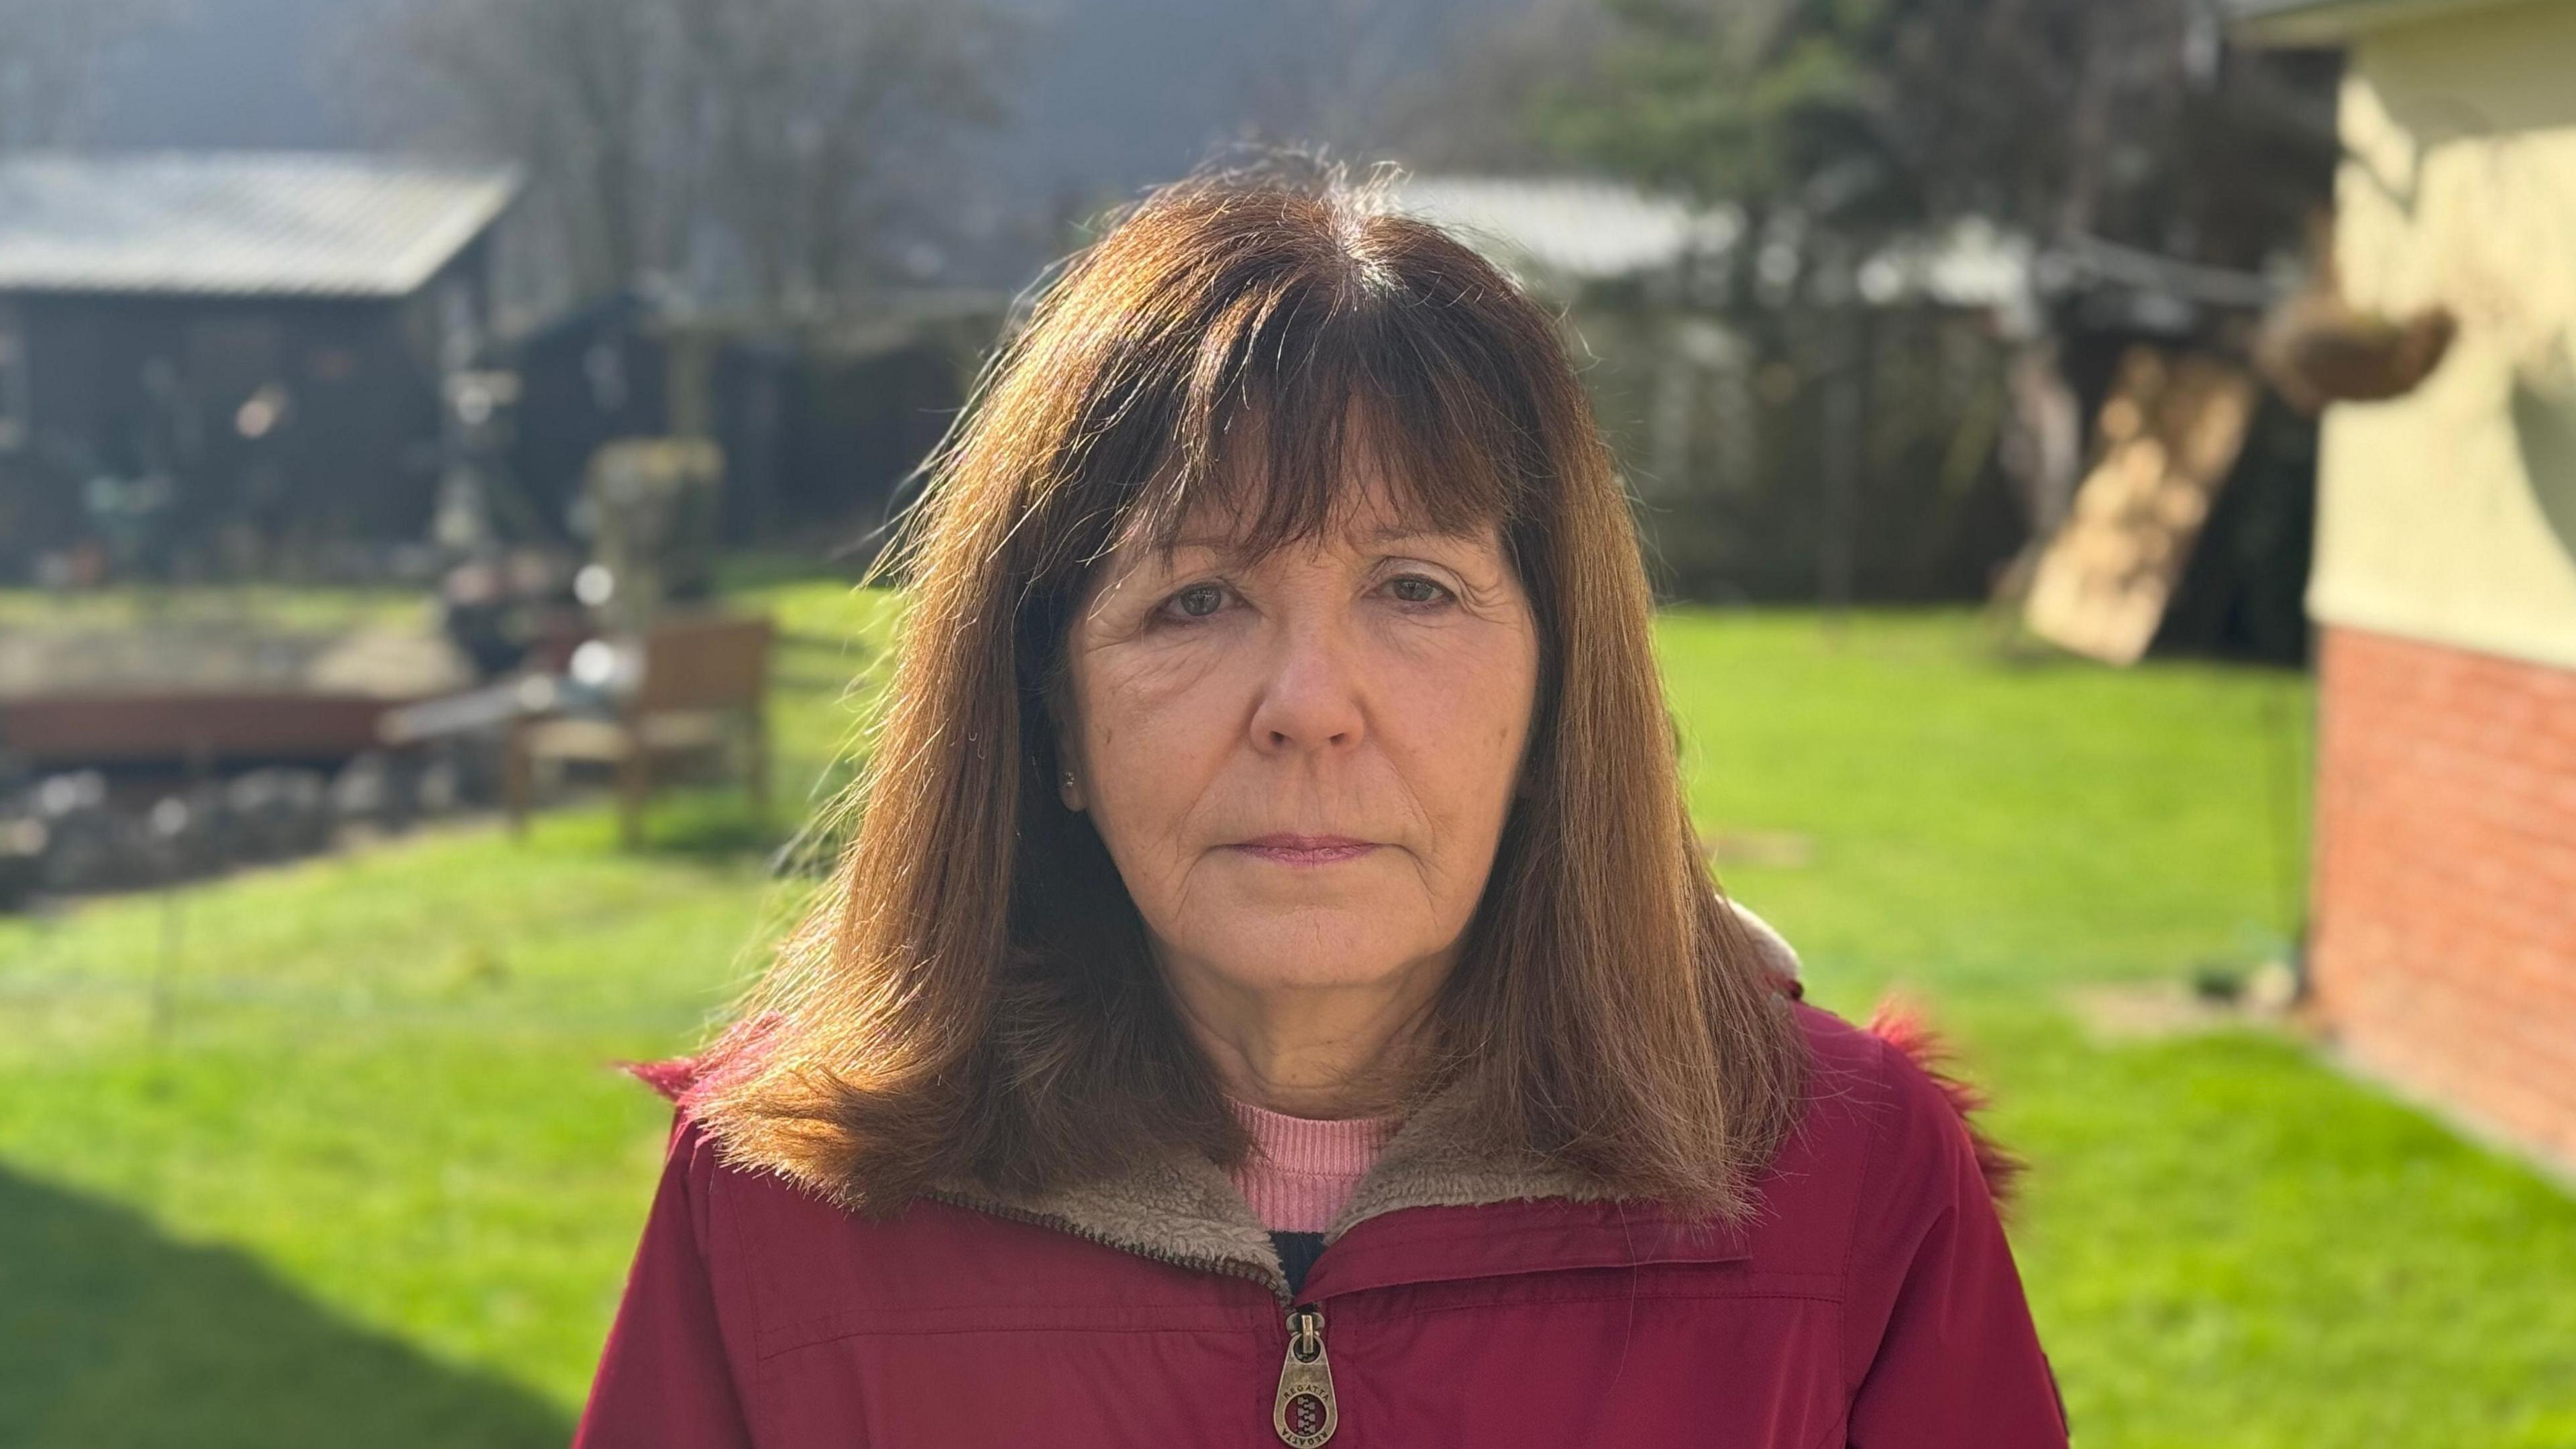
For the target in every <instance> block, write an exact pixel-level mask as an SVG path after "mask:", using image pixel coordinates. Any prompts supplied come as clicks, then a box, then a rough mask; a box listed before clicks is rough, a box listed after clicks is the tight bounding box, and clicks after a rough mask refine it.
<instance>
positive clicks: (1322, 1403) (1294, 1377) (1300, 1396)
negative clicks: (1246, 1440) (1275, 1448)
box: [1270, 1303, 1341, 1449]
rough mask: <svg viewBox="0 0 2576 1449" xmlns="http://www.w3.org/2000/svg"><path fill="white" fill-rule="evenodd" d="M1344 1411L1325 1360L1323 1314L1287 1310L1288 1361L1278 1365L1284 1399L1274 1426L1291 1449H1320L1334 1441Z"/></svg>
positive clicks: (1274, 1411)
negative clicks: (1337, 1404)
mask: <svg viewBox="0 0 2576 1449" xmlns="http://www.w3.org/2000/svg"><path fill="white" fill-rule="evenodd" d="M1340 1422H1341V1412H1340V1410H1339V1409H1338V1408H1337V1407H1335V1405H1334V1403H1333V1364H1332V1360H1330V1359H1328V1358H1326V1357H1325V1356H1324V1310H1323V1309H1321V1308H1318V1307H1316V1306H1315V1305H1314V1304H1312V1303H1300V1304H1298V1305H1296V1306H1295V1307H1292V1308H1290V1309H1289V1310H1288V1358H1287V1361H1286V1362H1284V1363H1282V1364H1281V1365H1280V1366H1279V1397H1278V1398H1277V1399H1276V1400H1274V1401H1273V1402H1272V1404H1271V1408H1270V1427H1272V1428H1273V1429H1276V1430H1278V1431H1279V1442H1281V1443H1283V1444H1286V1445H1288V1446H1289V1449H1315V1446H1316V1445H1318V1444H1321V1443H1323V1442H1324V1441H1325V1440H1327V1439H1330V1438H1332V1437H1333V1430H1334V1428H1335V1427H1336V1426H1338V1425H1339V1424H1340Z"/></svg>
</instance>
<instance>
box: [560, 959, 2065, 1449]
mask: <svg viewBox="0 0 2576 1449" xmlns="http://www.w3.org/2000/svg"><path fill="white" fill-rule="evenodd" d="M1794 1009H1795V1011H1796V1013H1797V1015H1798V1017H1799V1020H1800V1022H1801V1023H1802V1025H1803V1026H1804V1029H1805V1032H1806V1037H1807V1039H1808V1041H1809V1042H1810V1044H1811V1045H1812V1047H1813V1049H1814V1052H1815V1062H1816V1068H1817V1070H1816V1074H1815V1082H1814V1087H1813V1089H1811V1091H1810V1094H1809V1101H1808V1104H1807V1106H1806V1108H1805V1115H1804V1119H1803V1126H1802V1128H1801V1130H1800V1131H1799V1132H1798V1133H1796V1134H1795V1135H1793V1136H1792V1138H1791V1139H1790V1141H1789V1144H1788V1145H1787V1146H1786V1147H1785V1148H1784V1149H1783V1150H1782V1152H1781V1154H1780V1156H1779V1157H1778V1158H1777V1159H1776V1160H1775V1161H1774V1163H1773V1164H1772V1165H1771V1167H1770V1169H1769V1170H1768V1172H1767V1173H1766V1175H1765V1177H1764V1179H1763V1186H1762V1189H1761V1190H1762V1195H1763V1209H1764V1210H1763V1212H1762V1213H1761V1214H1760V1215H1758V1217H1757V1219H1756V1220H1755V1221H1754V1222H1753V1223H1752V1224H1750V1225H1749V1226H1747V1227H1744V1228H1741V1229H1737V1230H1732V1231H1724V1232H1719V1233H1714V1234H1712V1233H1706V1232H1701V1233H1692V1232H1689V1231H1686V1230H1685V1228H1686V1225H1684V1224H1682V1223H1680V1222H1677V1221H1675V1220H1673V1219H1671V1218H1669V1217H1667V1216H1666V1215H1664V1214H1661V1213H1659V1212H1657V1211H1656V1210H1654V1209H1653V1208H1651V1207H1648V1206H1645V1205H1642V1204H1639V1203H1635V1202H1627V1203H1620V1202H1610V1201H1599V1200H1591V1199H1587V1198H1585V1197H1584V1196H1582V1194H1581V1193H1580V1191H1579V1190H1578V1189H1574V1188H1562V1190H1561V1191H1560V1190H1559V1188H1561V1187H1562V1185H1549V1184H1544V1183H1542V1184H1536V1185H1533V1184H1528V1183H1510V1182H1503V1183H1499V1184H1498V1183H1497V1182H1495V1181H1494V1180H1492V1179H1491V1178H1490V1177H1479V1176H1477V1174H1476V1170H1475V1165H1474V1164H1473V1163H1467V1162H1461V1161H1457V1160H1452V1159H1449V1158H1444V1157H1443V1156H1442V1155H1441V1154H1442V1151H1443V1145H1442V1143H1441V1142H1440V1141H1439V1139H1438V1137H1437V1135H1436V1126H1437V1124H1436V1122H1434V1123H1431V1124H1428V1125H1426V1126H1425V1127H1424V1128H1423V1129H1422V1130H1421V1131H1420V1132H1416V1131H1414V1130H1413V1129H1414V1126H1415V1124H1414V1123H1413V1122H1408V1123H1407V1124H1406V1128H1407V1131H1406V1132H1405V1133H1403V1134H1399V1137H1398V1139H1397V1141H1396V1142H1393V1143H1390V1144H1389V1146H1388V1147H1387V1149H1386V1154H1387V1155H1386V1157H1385V1158H1382V1159H1381V1161H1380V1163H1379V1165H1378V1167H1377V1168H1375V1169H1373V1170H1372V1174H1371V1180H1370V1183H1371V1184H1376V1183H1379V1181H1380V1179H1386V1180H1388V1181H1394V1182H1398V1183H1399V1184H1403V1186H1402V1188H1401V1191H1403V1192H1407V1193H1410V1194H1411V1196H1412V1197H1413V1198H1416V1199H1430V1200H1418V1201H1413V1202H1411V1203H1410V1204H1409V1205H1394V1206H1390V1205H1389V1199H1388V1197H1387V1193H1386V1191H1385V1190H1384V1189H1383V1188H1381V1189H1380V1190H1379V1191H1378V1193H1377V1196H1376V1198H1375V1200H1374V1202H1375V1206H1374V1209H1373V1210H1372V1207H1371V1205H1370V1202H1369V1201H1367V1200H1366V1199H1368V1197H1369V1194H1370V1192H1371V1185H1370V1184H1364V1185H1363V1188H1362V1193H1363V1198H1364V1201H1363V1202H1360V1203H1355V1204H1354V1205H1353V1210H1352V1212H1351V1213H1346V1214H1345V1215H1344V1223H1345V1224H1346V1227H1345V1229H1344V1230H1343V1231H1342V1232H1341V1234H1340V1235H1339V1236H1337V1237H1335V1238H1333V1239H1332V1241H1331V1242H1330V1244H1329V1246H1327V1247H1326V1248H1325V1250H1324V1253H1323V1256H1322V1257H1321V1258H1320V1259H1318V1260H1317V1261H1316V1263H1315V1265H1314V1267H1313V1269H1312V1270H1311V1272H1310V1274H1309V1276H1308V1278H1307V1280H1306V1283H1305V1287H1304V1292H1303V1294H1302V1295H1300V1296H1299V1298H1298V1301H1297V1304H1296V1305H1294V1306H1293V1307H1292V1305H1290V1304H1289V1303H1288V1302H1287V1296H1288V1295H1287V1288H1286V1282H1285V1279H1284V1278H1280V1277H1278V1276H1277V1264H1276V1258H1275V1255H1273V1256H1270V1257H1269V1259H1268V1262H1267V1264H1266V1265H1265V1264H1264V1263H1263V1262H1262V1256H1263V1255H1264V1254H1266V1253H1268V1251H1269V1250H1268V1247H1267V1239H1266V1238H1265V1237H1263V1236H1261V1235H1260V1234H1259V1232H1258V1227H1257V1224H1252V1223H1251V1222H1250V1218H1249V1210H1248V1209H1245V1208H1243V1207H1242V1206H1241V1201H1240V1198H1239V1197H1237V1198H1235V1199H1234V1201H1233V1202H1232V1204H1228V1203H1226V1202H1225V1201H1224V1196H1225V1195H1228V1194H1230V1192H1231V1190H1230V1189H1229V1188H1227V1187H1226V1184H1225V1182H1224V1179H1223V1177H1222V1175H1221V1174H1216V1173H1215V1169H1214V1168H1213V1166H1212V1165H1210V1166H1209V1175H1207V1176H1193V1175H1191V1174H1190V1173H1189V1172H1186V1171H1179V1172H1175V1173H1172V1174H1170V1175H1167V1176H1165V1177H1161V1178H1157V1179H1154V1180H1152V1181H1140V1182H1136V1183H1131V1184H1127V1185H1125V1195H1124V1196H1123V1197H1112V1198H1110V1199H1108V1200H1106V1201H1104V1200H1101V1199H1099V1198H1097V1197H1092V1198H1085V1197H1082V1196H1079V1195H1076V1196H1068V1197H1063V1198H1059V1199H1055V1200H1051V1201H1048V1202H1042V1203H1021V1204H1017V1205H1005V1204H992V1203H987V1204H985V1205H983V1206H968V1205H965V1201H966V1200H965V1199H964V1198H963V1197H961V1198H959V1199H958V1200H953V1201H952V1200H925V1201H921V1202H917V1203H916V1204H914V1205H913V1206H912V1207H911V1208H910V1209H908V1210H907V1211H906V1212H905V1213H904V1214H903V1215H902V1216H901V1217H899V1218H897V1219H896V1220H894V1221H892V1222H877V1221H871V1220H868V1219H864V1218H861V1217H858V1216H856V1215H854V1214H852V1213H850V1212H847V1211H845V1210H843V1209H842V1208H839V1207H836V1206H834V1205H832V1204H831V1203H829V1202H826V1201H824V1200H822V1199H821V1198H818V1197H816V1196H813V1195H811V1194H809V1193H807V1192H805V1191H803V1190H801V1189H799V1188H797V1187H795V1186H792V1185H790V1184H789V1183H787V1182H786V1181H785V1180H783V1179H780V1178H777V1177H774V1176H769V1175H766V1174H757V1173H751V1172H746V1171H743V1170H740V1169H737V1168H733V1167H728V1166H725V1165H722V1164H720V1163H719V1162H718V1160H717V1156H716V1153H715V1150H714V1148H713V1145H712V1144H711V1143H710V1142H709V1140H708V1139H707V1138H706V1137H705V1136H703V1135H702V1134H701V1132H700V1130H699V1128H698V1127H697V1125H696V1124H695V1123H694V1122H693V1121H692V1120H691V1119H690V1118H689V1117H688V1115H687V1113H686V1112H685V1111H684V1112H682V1113H681V1114H680V1116H679V1118H678V1120H677V1122H676V1123H675V1125H674V1129H673V1132H672V1136H671V1144H670V1155H669V1162H668V1165H667V1167H666V1169H665V1171H664V1173H663V1177H662V1183H661V1188H660V1191H659V1194H658V1195H657V1196H656V1198H655V1199H654V1202H653V1207H652V1211H651V1215H650V1218H649V1220H648V1221H647V1222H646V1224H645V1229H644V1238H643V1244H642V1247H641V1248H640V1250H639V1251H638V1253H637V1255H636V1259H635V1263H634V1268H633V1272H632V1276H631V1277H630V1278H629V1280H628V1282H627V1286H626V1296H625V1300H624V1302H623V1304H622V1305H621V1306H620V1308H619V1310H618V1314H617V1320H616V1324H615V1326H614V1328H613V1329H612V1330H611V1332H610V1334H609V1339H608V1346H607V1349H606V1351H605V1353H604V1354H603V1356H602V1357H601V1360H600V1364H599V1371H598V1377H597V1379H596V1381H595V1382H594V1384H593V1386H592V1389H591V1398H590V1403H589V1406H588V1408H587V1410H586V1411H585V1412H584V1414H583V1416H582V1421H581V1427H580V1429H579V1431H578V1433H577V1435H576V1438H575V1441H574V1442H575V1445H576V1449H647V1446H665V1445H667V1446H675V1449H676V1446H683V1445H685V1446H690V1449H734V1446H753V1445H757V1446H761V1449H826V1446H829V1449H853V1446H861V1445H876V1446H905V1449H919V1446H980V1445H1009V1446H1019V1445H1046V1446H1049V1449H1091V1446H1106V1445H1147V1446H1179V1445H1190V1446H1203V1445H1204V1446H1215V1445H1229V1446H1242V1449H1264V1446H1267V1449H1278V1446H1279V1445H1280V1444H1281V1443H1283V1441H1284V1442H1286V1443H1290V1444H1297V1445H1312V1444H1318V1443H1321V1442H1323V1439H1322V1438H1319V1437H1318V1436H1319V1435H1329V1437H1330V1439H1331V1442H1332V1443H1333V1445H1334V1446H1335V1449H1360V1446H1392V1445H1401V1446H1406V1449H1436V1446H1449V1445H1459V1446H1464V1445H1479V1446H1483V1445H1498V1444H1499V1445H1519V1444H1531V1445H1549V1446H1556V1445H1597V1446H1602V1449H1615V1446H1628V1445H1636V1446H1647V1445H1653V1446H1658V1449H1661V1446H1673V1445H1683V1444H1692V1445H1711V1446H1725V1449H1828V1446H1839V1445H1857V1446H1862V1449H1874V1446H1882V1445H1883V1446H1890V1449H1942V1446H1959V1449H1969V1446H1974V1449H2044V1446H2052V1445H2064V1444H2065V1443H2066V1425H2065V1418H2064V1411H2063V1408H2062V1405H2061V1403H2060V1401H2059V1399H2058V1397H2057V1393H2056V1385H2055V1383H2054V1381H2053V1379H2052V1377H2051V1375H2050V1372H2049V1368H2048V1364H2047V1360H2046V1358H2045V1357H2044V1355H2043V1354H2042V1353H2041V1351H2040V1345H2039V1340H2038V1337H2037V1335H2036V1333H2035V1332H2034V1330H2033V1328H2032V1324H2031V1319H2030V1313H2029V1309H2028V1307H2027V1305H2026V1304H2025V1302H2024V1300H2023V1297H2022V1289H2021V1281H2020V1278H2019V1276H2018V1275H2017V1273H2016V1271H2015V1269H2014V1266H2013V1260H2012V1256H2011V1253H2010V1250H2009V1249H2008V1247H2007V1246H2006V1243H2005V1239H2004V1234H2003V1230H2002V1227H2001V1225H2000V1223H1999V1221H1998V1217H1997V1213H1996V1208H1995V1201H1994V1197H1993V1195H1992V1192H1991V1191H1990V1189H1989V1186H1988V1182H1987V1178H1986V1175H1985V1173H1983V1172H1981V1171H1980V1166H1981V1164H1980V1157H1979V1151H1978V1143H1977V1141H1976V1139H1975V1138H1974V1137H1973V1136H1972V1134H1971V1132H1970V1130H1969V1129H1968V1128H1967V1127H1966V1125H1965V1124H1964V1121H1963V1118H1962V1115H1961V1113H1960V1111H1959V1110H1958V1107H1959V1105H1960V1103H1959V1102H1957V1101H1954V1092H1955V1091H1956V1089H1955V1086H1950V1087H1946V1088H1945V1082H1946V1079H1945V1078H1943V1077H1942V1076H1940V1075H1939V1074H1938V1073H1937V1072H1936V1071H1935V1070H1933V1069H1932V1068H1930V1067H1928V1066H1927V1065H1926V1064H1925V1062H1924V1061H1920V1060H1918V1059H1917V1058H1916V1057H1915V1056H1912V1055H1909V1054H1908V1053H1909V1051H1916V1050H1920V1049H1921V1047H1920V1040H1919V1038H1914V1037H1903V1036H1900V1037H1897V1038H1896V1039H1895V1040H1893V1041H1891V1040H1890V1039H1889V1038H1887V1037H1882V1036H1879V1035H1873V1034H1872V1033H1870V1032H1866V1031H1863V1030H1862V1029H1860V1028H1858V1027H1856V1026H1853V1025H1852V1024H1850V1023H1849V1022H1846V1021H1844V1020H1843V1019H1841V1018H1840V1017H1837V1016H1834V1015H1831V1014H1830V1013H1827V1012H1825V1011H1823V1010H1821V1009H1819V1008H1817V1007H1815V1006H1812V1005H1809V1004H1806V1003H1804V1002H1800V1003H1798V1004H1796V1006H1795V1008H1794ZM1891 1035H1893V1034H1891ZM1408 1139H1410V1140H1409V1142H1408ZM1987 1165H1988V1166H1989V1167H1991V1166H1992V1164H1991V1163H1989V1164H1987ZM1533 1190H1536V1191H1546V1192H1555V1193H1556V1195H1553V1196H1541V1197H1535V1198H1517V1199H1509V1200H1492V1199H1493V1198H1495V1197H1496V1195H1497V1194H1500V1193H1518V1192H1524V1191H1533ZM1441 1198H1447V1199H1450V1201H1449V1202H1447V1203H1443V1202H1440V1201H1437V1199H1441ZM1229 1214H1231V1216H1229ZM1112 1243H1117V1244H1118V1245H1117V1246H1113V1245H1112ZM1149 1254H1152V1255H1153V1256H1149ZM1167 1260H1169V1261H1167ZM1310 1305H1311V1307H1312V1308H1313V1310H1314V1315H1315V1316H1311V1317H1309V1316H1302V1315H1301V1313H1300V1311H1299V1310H1303V1309H1305V1308H1307V1307H1308V1306H1310ZM1301 1359H1303V1360H1311V1361H1301Z"/></svg>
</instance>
